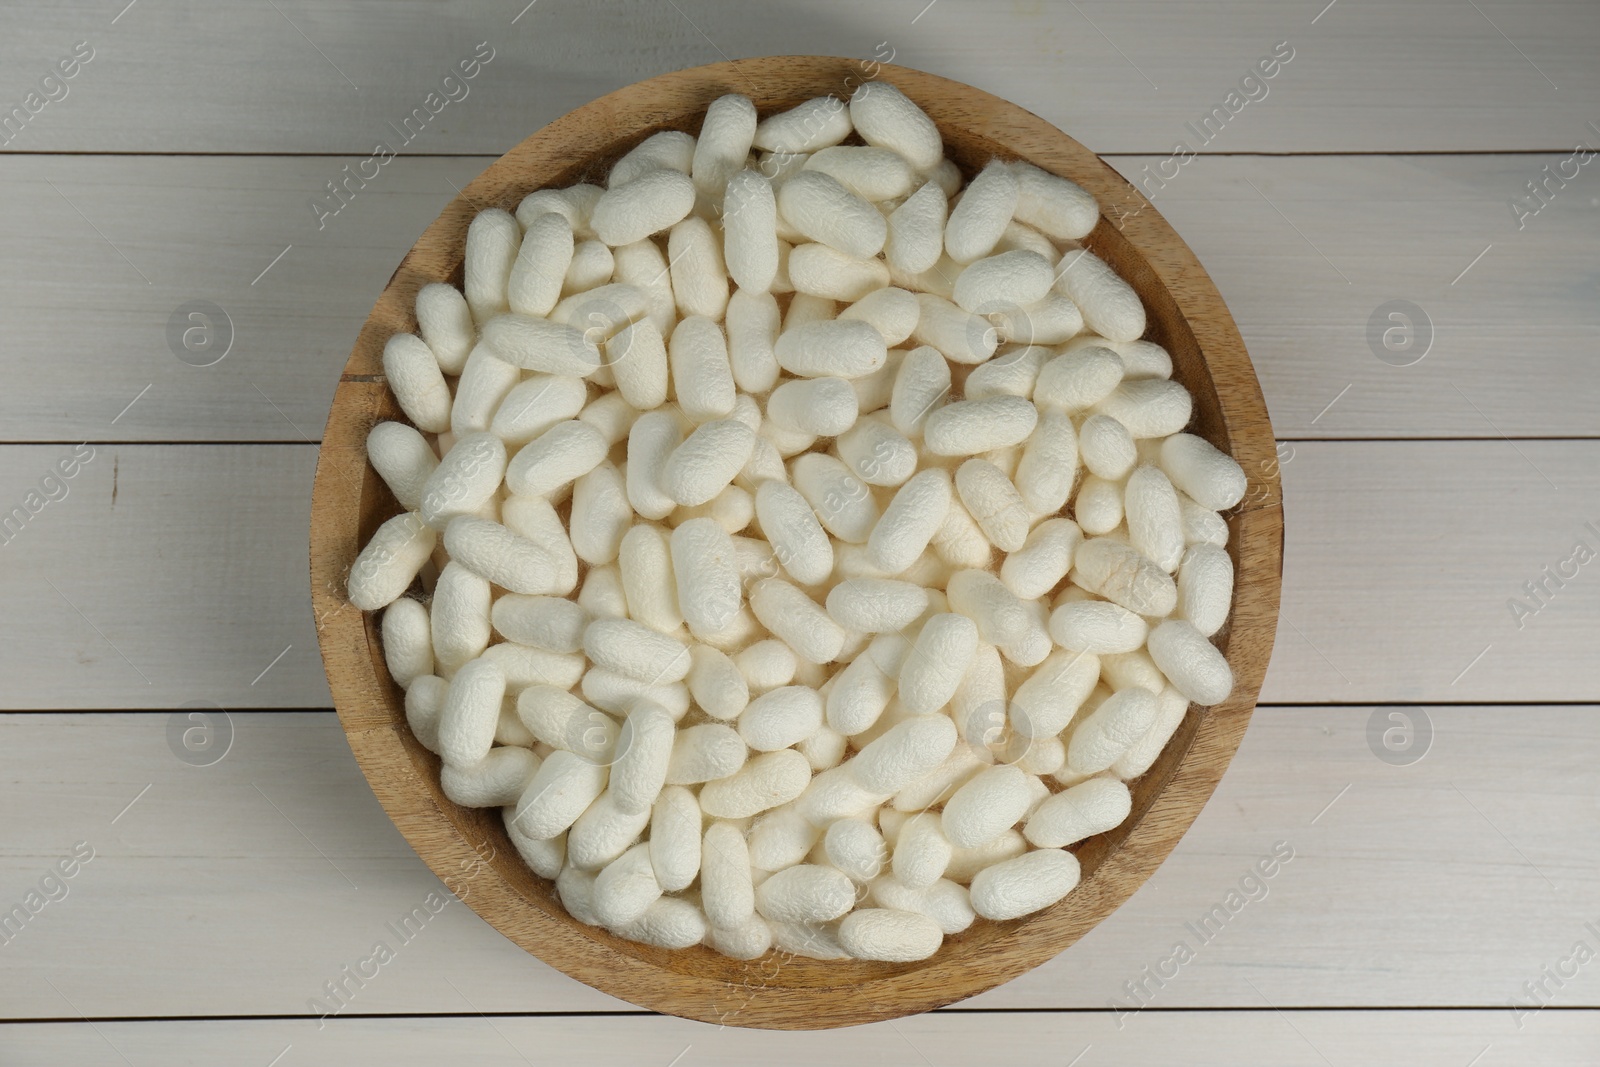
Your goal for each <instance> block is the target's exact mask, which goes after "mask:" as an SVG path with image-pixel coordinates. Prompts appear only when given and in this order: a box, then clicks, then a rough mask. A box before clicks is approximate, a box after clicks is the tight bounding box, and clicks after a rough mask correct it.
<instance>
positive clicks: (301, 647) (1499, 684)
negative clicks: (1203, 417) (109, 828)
mask: <svg viewBox="0 0 1600 1067" xmlns="http://www.w3.org/2000/svg"><path fill="white" fill-rule="evenodd" d="M72 447H73V446H70V445H34V446H15V445H13V446H3V447H0V504H3V507H0V511H3V510H4V509H7V508H10V507H11V506H13V505H16V504H20V503H22V502H23V501H24V500H25V499H26V494H27V493H28V492H29V491H30V490H31V489H36V488H37V486H38V483H39V480H40V478H41V477H42V476H43V475H44V474H46V473H48V471H49V470H50V468H51V465H52V464H54V463H55V462H57V460H58V459H60V458H61V457H63V456H67V455H70V454H71V451H72ZM1293 448H1294V452H1293V458H1291V459H1290V460H1289V461H1288V462H1286V463H1284V464H1283V478H1284V495H1285V508H1286V518H1287V540H1286V548H1285V558H1286V562H1285V567H1284V585H1283V604H1282V611H1281V617H1280V621H1279V630H1278V637H1277V644H1276V647H1275V649H1274V652H1273V661H1272V666H1271V668H1270V669H1269V671H1268V673H1267V680H1266V685H1265V687H1264V689H1263V699H1264V700H1266V701H1268V702H1274V701H1276V702H1283V703H1323V702H1330V701H1332V702H1338V703H1361V702H1372V701H1390V700H1405V701H1420V700H1437V701H1493V700H1502V701H1539V700H1553V701H1570V700H1594V699H1596V698H1600V690H1597V689H1596V686H1595V677H1594V672H1593V670H1592V666H1591V665H1592V662H1593V640H1592V638H1593V634H1594V632H1595V630H1596V627H1597V626H1600V582H1595V581H1593V580H1590V579H1586V578H1585V577H1584V575H1585V573H1586V571H1587V568H1579V567H1578V566H1577V565H1576V564H1570V565H1569V564H1566V561H1568V560H1569V559H1571V558H1572V556H1573V548H1574V543H1575V542H1576V541H1577V540H1579V539H1585V540H1586V541H1587V542H1588V544H1589V546H1590V548H1591V549H1596V548H1600V536H1597V535H1595V534H1594V533H1593V532H1592V531H1590V530H1588V529H1587V528H1586V526H1585V523H1587V522H1594V523H1595V524H1596V525H1597V526H1600V513H1596V512H1595V511H1594V509H1593V507H1592V501H1593V500H1594V499H1595V496H1596V492H1597V491H1600V444H1596V443H1595V442H1559V441H1523V442H1518V443H1516V444H1512V443H1508V442H1505V441H1461V442H1408V443H1399V442H1387V443H1385V442H1295V443H1294V444H1293ZM1286 454H1288V453H1286ZM314 462H315V450H314V449H313V448H312V447H310V446H306V445H300V446H289V445H266V446H259V445H207V446H190V447H182V448H174V447H169V446H151V445H103V446H99V451H98V453H97V455H96V458H94V459H93V460H92V461H91V462H89V463H88V464H87V465H86V466H84V467H83V469H82V470H81V472H80V473H79V474H78V475H77V476H76V478H74V479H72V480H70V481H69V482H67V483H66V485H67V487H68V490H69V495H68V496H67V498H66V499H64V500H61V501H59V502H57V503H51V504H48V505H46V506H45V507H44V509H43V510H41V511H40V513H39V514H38V515H37V516H35V517H34V518H33V519H32V520H31V521H30V522H29V523H28V524H27V525H26V526H25V527H24V528H23V530H22V532H21V533H20V534H19V535H17V536H15V537H14V538H12V539H11V541H10V543H9V544H4V545H0V552H4V553H5V554H6V556H7V557H8V563H9V564H10V566H9V567H8V571H7V573H8V577H7V579H6V582H7V590H8V592H9V593H10V596H11V598H12V602H13V603H14V604H16V605H18V607H17V610H15V611H13V612H12V613H10V614H8V615H7V616H6V618H5V619H4V620H3V621H0V640H4V641H5V642H6V647H7V650H8V651H7V658H6V662H7V667H8V681H9V683H10V684H9V686H8V687H7V691H6V693H5V695H4V697H3V699H0V707H5V708H12V709H52V708H54V709H61V708H171V707H176V706H177V705H179V704H182V703H183V702H185V701H188V700H210V701H212V702H214V703H217V704H220V705H222V706H224V707H251V708H272V707H283V708H304V707H328V706H330V698H329V695H328V688H327V682H326V680H325V677H324V675H323V670H322V665H321V662H320V659H319V657H318V655H317V650H316V636H315V629H314V620H313V618H312V614H311V610H310V607H309V606H308V599H309V597H308V592H309V590H308V585H307V580H306V577H305V575H306V544H307V525H308V522H309V507H310V482H311V473H312V466H313V464H314ZM1546 478H1548V479H1549V481H1546V480H1545V479H1546ZM113 488H115V490H116V500H115V505H114V506H113V504H112V495H113ZM1546 565H1549V566H1551V567H1553V568H1555V567H1560V566H1563V565H1566V569H1567V570H1568V572H1569V573H1571V572H1573V571H1576V572H1577V575H1578V576H1577V577H1576V578H1569V579H1567V580H1564V584H1563V585H1562V586H1561V587H1559V588H1558V587H1557V586H1556V585H1555V584H1554V582H1555V581H1557V580H1561V579H1559V576H1557V577H1556V578H1554V579H1552V578H1546V577H1544V576H1543V568H1544V567H1545V566H1546ZM1531 581H1541V582H1544V583H1545V588H1546V589H1548V590H1549V592H1548V593H1547V594H1542V601H1543V603H1542V605H1541V601H1534V600H1530V599H1529V598H1528V596H1527V594H1526V593H1525V592H1524V588H1523V587H1524V584H1525V583H1527V582H1531ZM51 583H54V586H55V588H52V586H51ZM1514 598H1521V600H1522V602H1523V603H1525V604H1526V605H1528V610H1526V611H1525V612H1524V614H1523V615H1521V616H1520V618H1519V617H1518V616H1516V615H1514V614H1513V612H1512V610H1511V608H1510V607H1509V606H1508V605H1509V604H1510V603H1511V602H1512V601H1513V599H1514ZM1533 607H1537V608H1538V609H1539V610H1538V611H1537V612H1536V613H1534V612H1532V611H1531V608H1533ZM80 612H81V614H80ZM1519 622H1520V623H1521V626H1520V628H1519V625H1518V623H1519ZM290 646H292V647H290ZM286 647H288V648H289V651H288V652H286V653H284V655H283V657H282V659H281V660H276V661H275V657H277V656H278V655H279V653H280V652H283V651H284V649H285V648H286ZM1485 650H1487V651H1485ZM1480 653H1482V655H1481V656H1480ZM124 657H126V658H124ZM269 668H270V669H269ZM263 671H265V672H266V673H265V674H264V675H263V674H262V672H263Z"/></svg>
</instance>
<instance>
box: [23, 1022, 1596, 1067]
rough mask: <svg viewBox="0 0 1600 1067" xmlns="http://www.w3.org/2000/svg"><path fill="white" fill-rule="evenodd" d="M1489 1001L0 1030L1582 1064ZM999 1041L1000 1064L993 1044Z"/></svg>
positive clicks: (653, 1054) (480, 1058)
mask: <svg viewBox="0 0 1600 1067" xmlns="http://www.w3.org/2000/svg"><path fill="white" fill-rule="evenodd" d="M1507 1030H1508V1027H1507V1026H1506V1024H1505V1022H1504V1019H1503V1017H1502V1015H1501V1014H1500V1013H1496V1012H1493V1011H1462V1012H1425V1011H1415V1010H1410V1011H1407V1010H1400V1011H1333V1012H1306V1011H1293V1010H1290V1011H1285V1012H1281V1013H1280V1012H1274V1011H1271V1010H1262V1011H1251V1012H1178V1013H1173V1014H1170V1015H1161V1016H1151V1017H1150V1018H1149V1019H1148V1020H1141V1021H1140V1022H1139V1024H1138V1025H1137V1027H1133V1026H1130V1027H1129V1028H1128V1029H1127V1030H1125V1031H1123V1032H1117V1031H1115V1029H1114V1024H1113V1023H1111V1022H1110V1021H1109V1019H1108V1017H1107V1016H1105V1015H1100V1014H1088V1015H1055V1016H1052V1015H1023V1014H1018V1015H1006V1014H996V1015H988V1014H984V1015H964V1014H960V1013H953V1012H935V1013H933V1014H930V1015H925V1016H922V1017H921V1018H917V1019H907V1020H905V1021H904V1022H900V1023H894V1024H889V1023H880V1024H877V1025H871V1026H861V1027H856V1028H855V1029H852V1030H849V1031H845V1032H833V1033H812V1034H769V1033H761V1032H758V1031H751V1030H734V1029H728V1030H713V1029H711V1028H709V1027H706V1026H704V1025H701V1024H698V1023H692V1022H688V1021H686V1020H683V1019H659V1018H620V1019H619V1018H606V1019H593V1018H587V1019H586V1018H581V1017H579V1018H572V1017H565V1018H563V1017H556V1018H544V1019H537V1018H535V1019H529V1018H496V1019H477V1018H463V1019H398V1020H397V1019H342V1020H339V1021H336V1022H333V1023H330V1024H329V1025H328V1026H327V1027H326V1028H325V1029H322V1030H318V1029H316V1028H315V1027H314V1025H313V1024H310V1023H304V1022H290V1021H285V1020H259V1021H256V1020H246V1021H235V1020H229V1021H226V1022H223V1021H215V1022H209V1021H171V1022H159V1023H129V1022H115V1023H99V1024H97V1025H96V1026H94V1027H90V1026H88V1025H85V1024H83V1023H77V1024H73V1023H47V1024H40V1025H29V1026H18V1025H11V1026H0V1048H3V1049H5V1050H6V1052H7V1053H8V1055H9V1057H10V1058H9V1059H8V1060H7V1063H8V1064H9V1065H10V1067H46V1065H52V1067H53V1065H55V1064H58V1063H61V1062H63V1061H65V1062H69V1063H73V1064H82V1065H83V1067H127V1063H139V1064H144V1063H161V1064H166V1065H169V1067H210V1065H211V1064H215V1063H242V1064H251V1063H257V1062H259V1063H263V1064H264V1063H266V1062H267V1061H268V1060H270V1059H271V1058H272V1057H273V1056H274V1055H278V1054H281V1053H284V1052H285V1049H286V1048H287V1049H288V1052H287V1054H286V1055H284V1060H283V1062H284V1063H285V1064H289V1063H293V1064H297V1065H300V1064H307V1065H316V1064H326V1065H329V1067H344V1065H345V1064H349V1063H352V1062H356V1063H374V1062H382V1063H384V1064H388V1065H390V1067H432V1065H433V1064H436V1063H438V1062H440V1061H441V1060H448V1062H450V1063H452V1064H462V1065H463V1067H490V1065H501V1064H506V1063H526V1064H543V1063H552V1062H554V1063H571V1062H576V1061H579V1060H581V1061H582V1062H583V1063H585V1064H594V1065H595V1067H612V1065H615V1067H657V1065H660V1064H666V1063H668V1062H669V1061H670V1059H671V1057H672V1056H674V1055H679V1056H682V1057H683V1059H682V1061H681V1062H684V1063H686V1064H697V1065H698V1064H705V1065H708V1067H721V1065H727V1067H743V1065H745V1064H749V1063H763V1064H773V1065H775V1067H784V1065H790V1064H793V1065H804V1067H810V1065H812V1064H817V1063H839V1064H850V1065H854V1064H865V1063H901V1064H926V1065H928V1067H946V1065H954V1064H968V1063H974V1062H1006V1063H1011V1062H1015V1063H1022V1062H1043V1063H1051V1064H1065V1063H1067V1062H1069V1061H1070V1059H1071V1058H1072V1057H1073V1056H1078V1055H1081V1056H1082V1059H1081V1060H1080V1062H1081V1063H1083V1064H1084V1065H1085V1067H1090V1065H1092V1064H1096V1063H1116V1064H1120V1065H1122V1067H1167V1065H1169V1064H1171V1063H1172V1062H1173V1049H1175V1048H1182V1049H1183V1062H1184V1063H1185V1064H1187V1065H1191V1067H1236V1065H1238V1064H1271V1065H1273V1067H1327V1065H1328V1064H1330V1063H1339V1064H1345V1063H1402V1062H1405V1063H1428V1064H1435V1063H1437V1064H1441V1065H1456V1064H1465V1063H1469V1062H1471V1059H1472V1057H1473V1056H1482V1054H1483V1052H1484V1049H1485V1047H1486V1046H1490V1047H1491V1048H1492V1051H1491V1052H1490V1053H1489V1055H1488V1056H1482V1058H1481V1059H1480V1062H1481V1063H1483V1064H1485V1065H1495V1064H1506V1063H1538V1064H1540V1067H1588V1065H1590V1064H1592V1063H1593V1062H1594V1058H1593V1053H1594V1041H1595V1034H1596V1032H1597V1030H1600V1013H1596V1012H1592V1011H1582V1012H1573V1011H1567V1012H1561V1013H1559V1014H1557V1013H1550V1015H1549V1016H1548V1017H1547V1018H1544V1019H1541V1020H1540V1022H1539V1024H1538V1026H1537V1028H1534V1027H1531V1026H1530V1027H1529V1029H1527V1030H1526V1031H1523V1032H1520V1033H1519V1032H1509V1033H1508V1032H1507ZM997 1047H1000V1048H1003V1049H1004V1050H1005V1051H1004V1056H1005V1059H1004V1060H999V1059H997V1053H996V1048H997Z"/></svg>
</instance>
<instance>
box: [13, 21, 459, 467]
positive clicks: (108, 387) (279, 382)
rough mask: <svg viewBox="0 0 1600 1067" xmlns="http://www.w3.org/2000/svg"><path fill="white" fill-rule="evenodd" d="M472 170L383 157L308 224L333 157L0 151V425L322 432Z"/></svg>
mask: <svg viewBox="0 0 1600 1067" xmlns="http://www.w3.org/2000/svg"><path fill="white" fill-rule="evenodd" d="M267 10H268V12H269V13H270V11H271V9H270V8H268V9H267ZM128 17H129V18H132V17H133V16H132V13H130V14H129V16H128ZM69 100H70V98H69ZM484 162H485V161H484V160H479V159H397V160H395V161H394V162H393V163H392V164H391V165H390V166H389V168H388V169H387V170H386V171H385V172H383V173H382V175H381V179H382V181H381V182H379V181H374V182H373V183H372V184H371V185H370V186H369V187H368V188H367V189H365V190H363V191H362V192H361V194H360V195H359V196H358V197H357V198H356V199H354V200H352V201H351V204H350V206H349V207H348V208H345V209H344V210H343V211H341V212H340V214H339V215H337V216H334V217H333V218H331V219H328V220H326V223H327V224H326V226H325V228H324V229H323V230H321V231H319V230H318V229H317V226H316V223H315V216H313V214H312V213H311V211H310V210H309V208H308V206H307V202H308V200H309V199H310V198H311V197H312V196H313V195H314V194H315V193H316V192H317V190H318V187H319V186H320V185H321V184H322V183H323V182H324V181H326V180H329V179H331V178H333V177H335V176H337V175H338V174H339V168H340V166H341V165H342V163H343V161H342V160H336V159H328V158H301V159H268V160H261V159H197V158H150V159H138V158H133V159H130V158H105V157H96V156H90V157H77V158H62V157H17V158H11V159H6V160H4V166H3V167H0V174H4V175H5V184H6V186H7V188H8V189H11V190H13V195H12V196H10V197H7V198H6V199H5V201H4V202H3V203H0V226H3V227H4V229H5V230H6V232H7V233H8V234H13V235H16V236H14V237H13V238H12V239H11V241H10V242H8V249H9V250H10V252H11V254H9V255H7V256H6V257H5V259H4V261H3V262H0V284H3V285H4V286H6V287H7V292H9V293H14V294H17V297H18V298H17V299H8V300H6V301H5V303H4V304H3V305H0V329H4V330H5V331H6V336H7V337H8V339H9V342H10V343H8V344H7V345H6V347H5V353H4V355H3V356H0V362H3V364H4V366H5V367H6V371H7V374H8V377H10V378H11V379H12V380H20V381H26V382H27V383H28V387H27V388H26V389H14V390H7V391H6V392H5V395H4V397H3V398H0V427H3V431H0V432H3V434H4V436H5V438H6V439H8V440H13V441H27V440H35V441H63V440H72V441H81V440H85V439H94V440H114V441H116V440H120V441H127V440H144V441H204V440H218V439H221V440H235V441H237V440H266V441H316V440H319V439H320V438H321V436H322V425H323V422H324V421H325V420H326V419H327V414H328V403H329V401H330V400H331V399H332V397H333V388H334V385H335V384H336V383H337V381H338V377H339V368H340V367H342V366H343V365H344V361H345V359H346V358H347V357H348V356H349V354H350V346H351V345H352V344H353V343H354V341H355V337H356V333H357V331H358V330H359V329H360V326H361V322H362V320H363V319H364V318H365V317H366V314H367V311H368V310H369V309H370V308H371V306H372V301H373V300H374V299H376V297H377V294H378V293H379V292H380V291H381V290H382V289H383V285H384V282H385V281H387V280H388V277H389V275H390V274H391V273H392V272H393V271H394V269H395V265H396V264H398V263H399V262H400V257H401V256H402V255H403V254H404V253H405V250H406V248H408V247H409V246H410V244H411V242H412V241H413V240H415V238H416V234H417V233H420V232H421V231H422V229H423V227H425V226H426V225H427V224H428V223H429V222H431V221H433V219H434V218H435V217H436V216H437V215H438V213H439V212H440V210H442V209H443V207H444V205H445V204H446V203H448V202H449V201H450V199H451V198H452V197H454V196H455V195H456V191H455V189H454V188H452V186H451V183H452V182H454V183H455V184H456V185H464V184H466V183H467V182H468V181H470V180H471V179H472V177H473V175H475V174H476V173H477V172H478V171H479V170H481V169H482V167H483V165H484ZM198 301H204V302H207V303H209V304H210V305H211V306H212V307H213V308H216V309H220V311H221V314H220V315H219V314H218V312H217V311H215V310H206V309H204V308H202V307H200V306H199V305H197V304H196V302H198ZM180 309H185V310H180ZM190 309H192V310H198V311H199V312H200V314H202V315H204V316H206V317H205V318H202V319H195V320H191V319H189V318H188V314H189V310H190ZM187 330H196V331H200V332H197V333H194V334H191V335H190V336H189V342H190V344H191V345H193V346H194V347H195V348H196V349H198V351H191V350H190V349H188V348H185V346H184V344H183V338H184V334H185V331H187ZM208 330H209V331H213V332H211V333H209V334H208V333H206V331H208ZM169 331H175V332H176V335H177V337H178V341H177V343H176V344H174V342H173V340H172V339H171V338H170V337H169ZM207 345H209V346H210V347H206V346H207ZM180 354H182V357H183V358H180ZM202 364H209V365H202Z"/></svg>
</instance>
